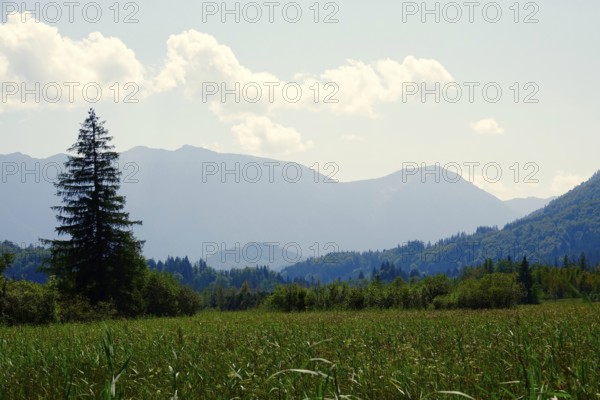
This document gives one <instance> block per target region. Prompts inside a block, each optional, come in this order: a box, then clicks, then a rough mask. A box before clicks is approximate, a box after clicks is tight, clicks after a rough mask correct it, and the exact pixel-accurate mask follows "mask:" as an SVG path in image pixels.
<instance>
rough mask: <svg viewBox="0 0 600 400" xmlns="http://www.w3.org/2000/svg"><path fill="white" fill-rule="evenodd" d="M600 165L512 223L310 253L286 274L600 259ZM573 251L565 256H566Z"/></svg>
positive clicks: (328, 277) (330, 275) (333, 275)
mask: <svg viewBox="0 0 600 400" xmlns="http://www.w3.org/2000/svg"><path fill="white" fill-rule="evenodd" d="M599 243H600V171H599V172H597V173H596V174H595V175H594V176H593V177H592V178H591V179H590V180H588V181H587V182H584V183H582V184H581V185H579V186H577V187H576V188H574V189H572V190H571V191H569V192H568V193H566V194H564V195H562V196H560V197H558V198H556V199H555V200H553V201H552V202H550V204H548V205H547V206H546V207H544V208H543V209H540V210H537V211H535V212H533V213H531V214H529V215H527V216H526V217H524V218H521V219H519V220H516V221H514V222H511V223H509V224H507V225H506V226H505V227H504V228H503V229H495V228H490V227H480V228H479V229H477V231H476V232H475V233H473V234H460V235H455V236H451V237H446V238H444V239H441V240H439V241H437V242H435V243H434V244H433V245H431V244H425V243H422V242H416V241H413V242H410V243H407V244H405V245H403V246H397V247H394V248H390V249H389V250H385V251H375V252H363V253H358V252H345V253H335V254H329V255H328V256H327V257H322V258H315V259H309V260H307V261H305V262H300V263H297V264H295V265H292V266H289V267H287V268H285V269H284V270H283V271H282V274H283V275H284V276H285V277H287V278H290V279H293V278H296V277H300V278H303V279H307V280H311V279H315V280H320V281H321V282H324V283H326V282H330V281H332V280H334V279H338V278H341V279H350V278H356V277H357V276H358V275H359V274H360V272H361V271H362V272H363V273H364V274H365V273H366V274H368V273H369V272H370V271H372V270H373V268H379V267H380V265H381V264H382V263H383V262H386V261H387V262H390V263H393V264H394V265H395V267H397V268H401V269H403V270H404V271H405V272H407V273H408V272H410V271H411V270H418V271H419V272H421V273H427V274H431V275H434V274H438V273H448V274H450V275H455V274H457V273H458V272H459V271H460V270H461V268H462V267H465V266H474V265H482V264H483V262H484V261H485V259H486V258H490V259H492V260H494V261H497V260H499V259H506V258H508V257H509V256H510V257H511V258H512V259H513V260H519V259H521V258H522V257H523V256H527V258H528V259H529V261H530V262H532V263H535V262H539V263H543V264H547V265H553V264H555V265H557V266H558V265H565V264H567V265H568V264H569V263H573V262H578V263H581V262H582V261H581V260H582V256H585V259H586V260H587V263H588V266H589V267H593V266H595V265H597V264H598V263H600V247H599V246H598V244H599ZM565 256H566V257H567V259H566V260H565V259H564V257H565Z"/></svg>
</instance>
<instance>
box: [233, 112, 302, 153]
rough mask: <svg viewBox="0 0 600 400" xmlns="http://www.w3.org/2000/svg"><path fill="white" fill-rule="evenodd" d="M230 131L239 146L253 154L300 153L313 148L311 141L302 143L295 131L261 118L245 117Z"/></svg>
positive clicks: (299, 135) (300, 137)
mask: <svg viewBox="0 0 600 400" xmlns="http://www.w3.org/2000/svg"><path fill="white" fill-rule="evenodd" d="M231 130H232V132H233V133H234V135H235V137H236V139H237V140H238V142H239V144H240V145H241V146H242V147H243V148H244V149H246V150H248V151H250V152H252V153H255V154H256V153H258V154H272V153H278V154H287V153H291V152H301V151H304V150H307V149H309V148H310V147H312V146H313V142H312V141H304V140H303V139H302V135H301V134H300V133H298V131H296V130H295V129H293V128H288V127H285V126H283V125H280V124H278V123H275V122H273V121H271V120H270V119H269V118H267V117H262V116H247V117H246V118H245V120H244V121H243V122H242V123H240V124H238V125H235V126H234V127H233V128H232V129H231Z"/></svg>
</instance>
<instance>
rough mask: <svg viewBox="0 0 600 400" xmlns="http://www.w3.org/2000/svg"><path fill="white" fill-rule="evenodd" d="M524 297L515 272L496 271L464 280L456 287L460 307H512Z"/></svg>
mask: <svg viewBox="0 0 600 400" xmlns="http://www.w3.org/2000/svg"><path fill="white" fill-rule="evenodd" d="M522 297H523V288H522V287H521V285H519V284H518V283H517V280H516V277H515V275H514V274H502V273H495V274H489V275H484V276H483V277H482V278H481V279H475V278H470V279H467V280H465V281H462V282H461V283H460V284H459V285H458V288H457V289H456V298H457V305H458V307H459V308H472V309H480V308H510V307H514V306H516V305H517V303H518V301H519V299H521V298H522Z"/></svg>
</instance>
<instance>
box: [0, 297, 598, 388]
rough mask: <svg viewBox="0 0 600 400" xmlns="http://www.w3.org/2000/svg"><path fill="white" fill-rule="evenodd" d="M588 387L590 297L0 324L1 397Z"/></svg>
mask: <svg viewBox="0 0 600 400" xmlns="http://www.w3.org/2000/svg"><path fill="white" fill-rule="evenodd" d="M76 398H77V399H79V398H82V399H83V398H90V399H304V398H309V399H326V398H327V399H465V398H466V399H469V398H474V399H529V400H533V399H551V398H570V399H598V398H600V307H599V306H598V305H592V304H580V303H566V304H547V305H541V306H531V307H520V308H518V309H515V310H501V311H439V312H438V311H418V312H417V311H414V312H406V311H404V312H403V311H365V312H355V313H353V312H323V313H306V314H280V313H264V312H243V313H216V312H207V313H203V314H200V315H197V316H195V317H190V318H177V319H153V320H135V321H111V322H107V323H105V324H102V323H91V324H83V325H82V324H69V325H51V326H45V327H12V328H0V399H76Z"/></svg>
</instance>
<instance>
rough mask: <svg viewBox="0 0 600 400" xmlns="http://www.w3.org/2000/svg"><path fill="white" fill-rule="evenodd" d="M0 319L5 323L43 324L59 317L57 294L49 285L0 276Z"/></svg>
mask: <svg viewBox="0 0 600 400" xmlns="http://www.w3.org/2000/svg"><path fill="white" fill-rule="evenodd" d="M0 285H2V287H0V290H1V292H0V321H1V322H2V323H3V324H7V325H19V324H45V323H50V322H56V321H58V319H59V315H58V307H57V298H58V294H57V292H56V290H54V288H53V287H51V286H49V285H40V284H37V283H33V282H27V281H8V280H5V279H4V278H0Z"/></svg>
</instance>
